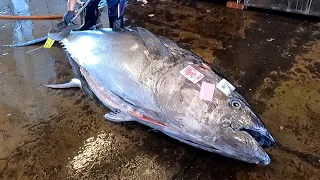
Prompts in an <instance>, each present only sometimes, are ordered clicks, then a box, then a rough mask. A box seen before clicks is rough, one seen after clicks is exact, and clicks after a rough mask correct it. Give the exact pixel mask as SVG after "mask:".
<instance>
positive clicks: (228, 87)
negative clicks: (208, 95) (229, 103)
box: [217, 79, 236, 96]
mask: <svg viewBox="0 0 320 180" xmlns="http://www.w3.org/2000/svg"><path fill="white" fill-rule="evenodd" d="M217 88H218V89H219V90H220V91H222V92H223V94H225V95H227V96H229V95H230V94H231V92H233V91H234V90H235V89H236V88H235V87H234V86H233V85H232V84H230V83H229V82H228V81H227V80H225V79H222V80H221V81H220V82H219V83H218V84H217Z"/></svg>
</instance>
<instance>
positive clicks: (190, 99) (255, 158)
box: [139, 29, 274, 164]
mask: <svg viewBox="0 0 320 180" xmlns="http://www.w3.org/2000/svg"><path fill="white" fill-rule="evenodd" d="M139 32H140V35H141V36H142V37H143V39H144V42H145V45H146V47H147V49H148V52H149V53H150V54H153V55H155V56H152V58H153V59H157V60H153V61H152V62H153V63H150V67H149V68H147V69H150V70H152V73H149V71H148V70H147V69H146V71H147V72H148V73H146V74H148V78H150V74H153V76H152V77H153V78H154V79H155V80H154V81H152V82H156V83H154V88H153V89H154V97H155V100H156V102H157V103H158V106H159V107H160V109H161V111H162V115H163V116H164V117H165V120H164V121H165V124H166V125H167V126H168V127H169V128H168V129H167V130H166V134H170V135H171V136H172V137H174V138H176V139H179V140H180V141H183V142H186V143H188V144H191V145H193V146H196V147H200V148H202V149H205V150H208V151H212V152H217V153H219V154H222V155H225V156H228V157H231V158H235V159H239V160H242V161H246V162H250V163H256V164H269V163H270V158H269V156H268V155H267V153H266V152H265V151H264V150H263V148H268V147H271V146H273V144H274V139H273V137H272V136H271V135H270V134H269V132H268V131H267V129H266V128H265V126H264V125H263V123H262V121H261V120H260V118H259V117H258V116H257V115H256V114H255V113H254V111H253V110H252V108H251V107H250V105H249V104H248V103H247V101H246V100H245V98H243V96H241V95H240V94H239V93H237V92H236V90H235V88H234V86H233V85H232V84H230V83H229V82H228V81H227V80H225V79H223V78H222V77H221V76H220V75H219V73H217V72H216V71H214V70H212V69H211V68H210V67H209V66H208V65H207V64H206V63H205V62H204V61H202V59H201V58H199V57H198V56H196V55H194V54H193V53H191V52H190V51H188V50H185V49H183V48H180V47H178V46H177V45H176V44H175V43H174V42H172V41H170V40H166V39H164V38H161V40H159V39H157V38H156V37H155V36H153V35H152V34H151V33H150V32H148V31H146V30H143V29H140V30H139ZM150 72H151V71H150Z"/></svg>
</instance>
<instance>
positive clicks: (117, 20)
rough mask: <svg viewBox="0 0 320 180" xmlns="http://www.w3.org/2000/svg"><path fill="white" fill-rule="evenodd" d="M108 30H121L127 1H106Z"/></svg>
mask: <svg viewBox="0 0 320 180" xmlns="http://www.w3.org/2000/svg"><path fill="white" fill-rule="evenodd" d="M107 3H108V15H109V23H110V28H123V27H124V24H123V16H124V10H125V7H126V4H127V0H107Z"/></svg>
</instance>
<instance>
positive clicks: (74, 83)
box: [43, 79, 82, 89]
mask: <svg viewBox="0 0 320 180" xmlns="http://www.w3.org/2000/svg"><path fill="white" fill-rule="evenodd" d="M43 86H45V87H49V88H53V89H68V88H73V87H79V88H82V85H81V82H80V80H79V79H72V80H71V81H70V82H67V83H63V84H52V85H45V84H43Z"/></svg>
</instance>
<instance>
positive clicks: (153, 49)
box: [137, 27, 172, 59]
mask: <svg viewBox="0 0 320 180" xmlns="http://www.w3.org/2000/svg"><path fill="white" fill-rule="evenodd" d="M137 29H138V31H139V34H140V36H141V38H142V40H143V42H144V44H145V46H146V48H147V50H148V52H149V53H150V54H151V55H155V56H157V57H158V58H159V59H170V58H171V57H172V54H171V53H170V51H169V49H168V48H167V47H166V46H165V45H164V44H163V43H162V42H161V41H160V40H159V39H158V38H157V37H156V36H155V35H153V34H152V33H151V32H150V31H148V30H146V29H144V28H142V27H137Z"/></svg>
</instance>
